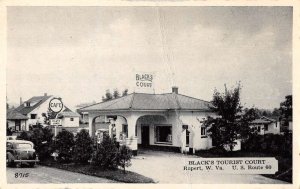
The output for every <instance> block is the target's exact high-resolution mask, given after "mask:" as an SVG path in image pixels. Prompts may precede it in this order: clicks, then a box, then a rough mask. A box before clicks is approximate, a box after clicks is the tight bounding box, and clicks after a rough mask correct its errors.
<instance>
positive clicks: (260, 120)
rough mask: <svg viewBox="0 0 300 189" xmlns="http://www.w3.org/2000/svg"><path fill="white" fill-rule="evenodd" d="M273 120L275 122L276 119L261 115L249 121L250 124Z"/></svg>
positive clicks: (271, 121)
mask: <svg viewBox="0 0 300 189" xmlns="http://www.w3.org/2000/svg"><path fill="white" fill-rule="evenodd" d="M273 122H276V120H275V119H271V118H268V117H266V116H262V117H260V118H258V119H255V120H253V121H252V122H251V123H252V124H264V123H273Z"/></svg>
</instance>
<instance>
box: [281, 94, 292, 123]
mask: <svg viewBox="0 0 300 189" xmlns="http://www.w3.org/2000/svg"><path fill="white" fill-rule="evenodd" d="M279 110H280V111H281V114H282V118H283V119H285V120H288V119H292V117H293V96H292V95H287V96H286V97H285V101H283V102H281V103H280V108H279Z"/></svg>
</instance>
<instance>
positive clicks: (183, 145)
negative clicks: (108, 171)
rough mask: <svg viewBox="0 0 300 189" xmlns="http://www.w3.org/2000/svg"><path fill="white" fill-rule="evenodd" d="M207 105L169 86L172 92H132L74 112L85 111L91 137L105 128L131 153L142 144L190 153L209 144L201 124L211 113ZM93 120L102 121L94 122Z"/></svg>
mask: <svg viewBox="0 0 300 189" xmlns="http://www.w3.org/2000/svg"><path fill="white" fill-rule="evenodd" d="M210 106H211V104H210V102H207V101H204V100H200V99H196V98H193V97H189V96H185V95H181V94H178V88H177V87H173V88H172V93H165V94H146V93H132V94H128V95H126V96H123V97H120V98H117V99H113V100H109V101H106V102H101V103H98V104H94V105H91V106H87V107H84V108H81V109H79V110H78V111H79V112H81V113H84V114H85V115H86V114H88V116H89V132H90V135H91V136H92V137H95V135H96V134H97V131H98V130H101V129H102V130H103V129H104V128H105V127H106V129H107V130H108V131H109V135H110V136H111V137H114V138H115V139H116V140H117V141H118V142H120V143H123V144H126V145H128V146H129V147H130V148H131V149H132V150H133V151H134V152H137V150H138V147H144V148H163V149H168V150H175V151H181V152H187V151H189V152H191V153H193V152H195V151H196V150H200V149H209V148H211V147H212V140H211V138H210V137H209V136H208V135H207V133H206V128H205V127H204V126H203V121H204V120H205V119H206V117H207V116H214V115H215V113H213V112H212V111H211V109H210ZM96 120H102V121H103V124H100V125H97V121H96ZM105 123H106V124H105Z"/></svg>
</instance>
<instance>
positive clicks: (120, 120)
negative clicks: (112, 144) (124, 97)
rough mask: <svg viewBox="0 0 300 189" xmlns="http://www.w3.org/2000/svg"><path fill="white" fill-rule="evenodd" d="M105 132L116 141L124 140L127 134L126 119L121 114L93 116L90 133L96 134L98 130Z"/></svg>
mask: <svg viewBox="0 0 300 189" xmlns="http://www.w3.org/2000/svg"><path fill="white" fill-rule="evenodd" d="M104 131H105V132H107V133H108V134H109V136H110V137H111V138H113V139H115V140H116V141H117V142H124V140H125V139H126V136H127V135H128V124H127V119H126V118H125V117H124V116H121V115H99V116H96V117H94V118H93V121H92V128H91V132H92V133H91V134H92V136H97V135H98V134H99V132H104Z"/></svg>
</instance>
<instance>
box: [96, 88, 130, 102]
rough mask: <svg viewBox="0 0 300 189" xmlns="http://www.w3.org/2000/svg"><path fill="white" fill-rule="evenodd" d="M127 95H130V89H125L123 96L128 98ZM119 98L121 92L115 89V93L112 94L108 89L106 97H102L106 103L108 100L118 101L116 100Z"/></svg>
mask: <svg viewBox="0 0 300 189" xmlns="http://www.w3.org/2000/svg"><path fill="white" fill-rule="evenodd" d="M127 94H128V89H125V90H124V91H123V92H122V96H126V95H127ZM119 97H120V92H119V90H118V89H114V90H113V93H111V92H110V90H109V89H107V90H106V92H105V96H102V101H103V102H106V101H108V100H112V99H116V98H119Z"/></svg>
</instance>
